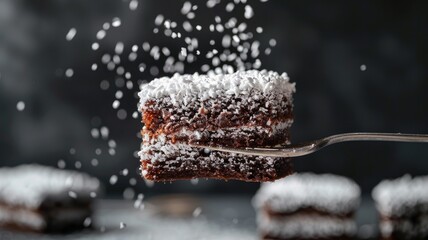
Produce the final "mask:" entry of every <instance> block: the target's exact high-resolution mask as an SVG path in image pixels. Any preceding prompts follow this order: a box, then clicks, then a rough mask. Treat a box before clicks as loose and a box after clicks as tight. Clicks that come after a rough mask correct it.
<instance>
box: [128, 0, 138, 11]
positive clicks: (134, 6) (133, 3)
mask: <svg viewBox="0 0 428 240" xmlns="http://www.w3.org/2000/svg"><path fill="white" fill-rule="evenodd" d="M137 7H138V1H137V0H131V1H130V2H129V9H130V10H131V11H134V10H136V9H137Z"/></svg>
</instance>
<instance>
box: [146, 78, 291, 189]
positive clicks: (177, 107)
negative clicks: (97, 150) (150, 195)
mask: <svg viewBox="0 0 428 240" xmlns="http://www.w3.org/2000/svg"><path fill="white" fill-rule="evenodd" d="M294 92H295V84H294V83H290V82H289V78H288V76H287V74H286V73H283V74H278V73H277V72H273V71H266V70H262V71H258V70H248V71H238V72H235V73H233V74H208V75H199V74H193V75H179V74H176V75H174V76H173V77H171V78H168V77H163V78H158V79H155V80H153V81H152V82H150V83H148V84H145V85H142V86H141V92H140V93H139V96H140V104H139V111H140V112H141V113H142V122H143V124H144V127H143V129H142V131H141V134H142V137H143V142H142V145H141V151H140V157H141V172H142V175H143V176H144V177H145V178H146V179H149V180H155V181H170V180H176V179H192V178H218V179H238V180H244V181H256V182H257V181H273V180H275V179H278V178H281V177H285V176H287V175H289V174H290V173H291V172H292V170H291V163H290V161H289V159H284V158H272V157H259V156H243V155H238V154H231V153H223V152H215V151H212V152H211V151H208V150H206V149H205V150H204V149H201V148H198V147H192V146H191V144H193V145H198V144H200V145H210V146H228V147H236V148H245V147H258V146H274V145H278V144H286V143H287V142H289V131H288V130H289V127H290V126H291V124H292V122H293V114H292V109H293V100H292V94H293V93H294Z"/></svg>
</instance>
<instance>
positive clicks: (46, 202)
mask: <svg viewBox="0 0 428 240" xmlns="http://www.w3.org/2000/svg"><path fill="white" fill-rule="evenodd" d="M99 186H100V183H99V181H98V180H97V179H96V178H93V177H90V176H89V175H87V174H84V173H79V172H75V171H68V170H59V169H55V168H51V167H44V166H40V165H22V166H18V167H14V168H6V167H5V168H1V169H0V226H1V227H7V228H10V229H16V230H23V231H34V232H65V231H71V230H77V229H81V228H83V227H89V226H90V225H91V219H90V217H91V214H92V208H91V206H92V202H93V198H94V197H96V195H97V194H98V193H99Z"/></svg>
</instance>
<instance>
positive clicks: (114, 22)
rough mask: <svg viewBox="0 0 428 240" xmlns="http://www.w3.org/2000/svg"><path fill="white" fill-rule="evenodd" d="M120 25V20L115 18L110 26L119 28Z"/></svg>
mask: <svg viewBox="0 0 428 240" xmlns="http://www.w3.org/2000/svg"><path fill="white" fill-rule="evenodd" d="M121 24H122V21H121V20H120V18H118V17H115V18H113V19H112V22H111V25H112V26H113V27H119V26H120V25H121Z"/></svg>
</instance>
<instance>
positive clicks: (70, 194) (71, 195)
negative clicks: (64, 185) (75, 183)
mask: <svg viewBox="0 0 428 240" xmlns="http://www.w3.org/2000/svg"><path fill="white" fill-rule="evenodd" d="M68 196H69V197H71V198H74V199H76V198H77V194H76V193H75V192H73V191H69V192H68Z"/></svg>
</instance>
